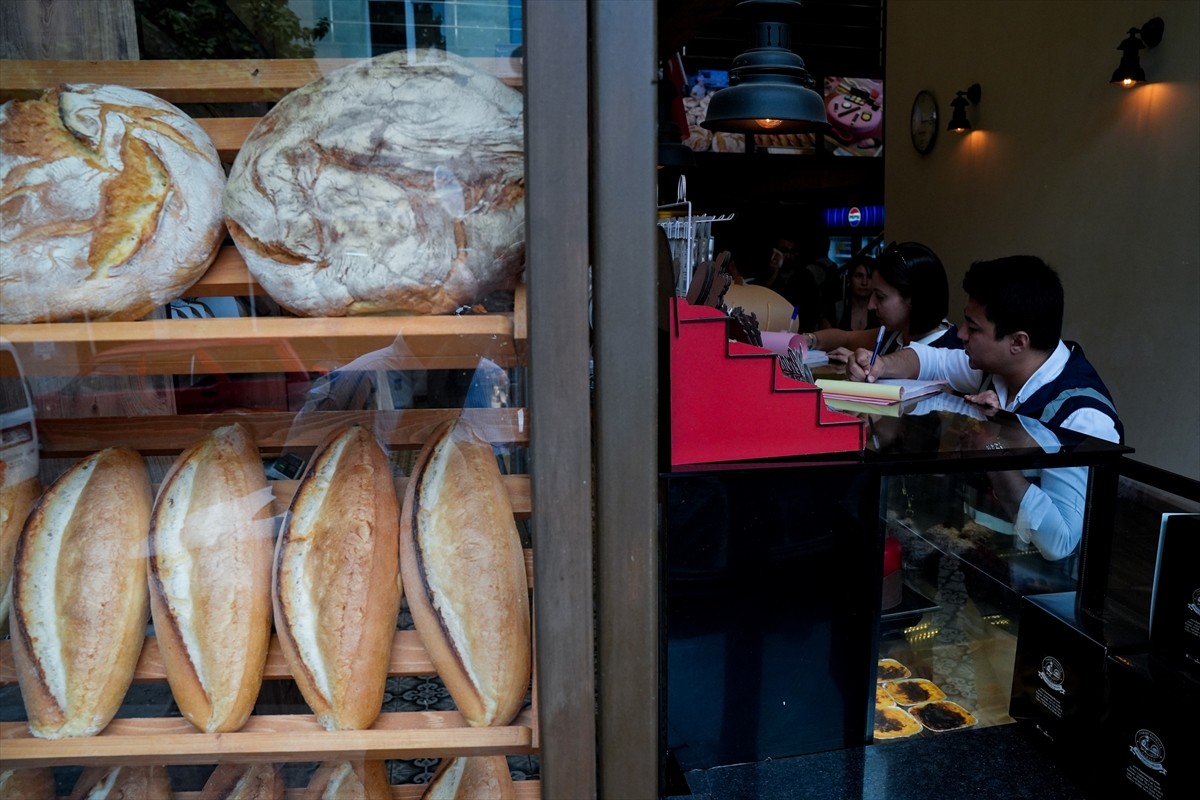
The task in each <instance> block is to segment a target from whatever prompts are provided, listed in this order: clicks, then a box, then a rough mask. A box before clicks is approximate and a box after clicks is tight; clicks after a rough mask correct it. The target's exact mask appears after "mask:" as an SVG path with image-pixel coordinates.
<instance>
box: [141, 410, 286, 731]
mask: <svg viewBox="0 0 1200 800" xmlns="http://www.w3.org/2000/svg"><path fill="white" fill-rule="evenodd" d="M271 501H272V495H271V490H270V488H269V487H268V485H267V477H266V474H265V473H264V471H263V465H262V460H261V459H260V457H259V454H258V448H257V446H256V445H255V443H254V441H253V440H252V439H251V437H250V434H249V433H248V432H247V430H246V429H245V428H244V427H242V425H240V424H237V423H235V424H233V425H226V426H223V427H221V428H217V429H215V430H214V431H212V432H211V433H209V434H208V435H207V436H205V437H204V438H203V439H201V440H200V441H198V442H197V443H196V444H194V445H192V446H191V447H190V448H188V449H187V450H185V451H184V452H183V453H181V454H180V456H179V457H178V458H177V459H176V460H175V463H174V464H173V465H172V466H171V469H170V471H169V472H168V473H167V475H166V477H165V478H164V479H163V482H162V486H161V487H160V488H159V491H158V498H157V499H156V500H155V502H154V511H153V515H152V517H151V521H150V613H151V617H152V618H153V620H154V632H155V634H156V636H157V637H158V649H159V652H160V653H161V654H162V660H163V668H164V670H165V671H166V673H167V682H168V683H169V684H170V686H171V694H172V695H174V697H175V702H176V703H177V704H178V705H179V710H180V711H181V712H183V716H184V717H186V718H187V720H188V721H189V722H191V723H192V724H193V725H195V726H196V727H197V728H199V729H200V730H201V731H204V732H206V733H223V732H226V731H236V730H238V729H239V728H241V727H242V725H244V724H245V723H246V719H247V718H248V717H249V716H250V712H251V711H252V710H253V708H254V702H255V700H256V699H257V698H258V690H259V687H260V686H261V685H262V676H263V667H264V666H265V665H266V661H267V646H268V645H269V644H270V641H271V559H272V554H273V551H274V544H275V543H274V538H273V529H272V523H271Z"/></svg>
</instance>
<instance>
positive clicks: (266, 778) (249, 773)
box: [196, 764, 285, 800]
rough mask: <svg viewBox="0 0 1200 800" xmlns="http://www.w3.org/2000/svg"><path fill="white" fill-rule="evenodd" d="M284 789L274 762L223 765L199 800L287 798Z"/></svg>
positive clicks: (279, 799)
mask: <svg viewBox="0 0 1200 800" xmlns="http://www.w3.org/2000/svg"><path fill="white" fill-rule="evenodd" d="M284 788H285V787H284V781H283V775H281V774H280V772H279V770H278V768H276V766H275V765H274V764H219V765H218V766H217V768H216V769H215V770H213V772H212V774H211V775H209V776H208V780H207V781H206V782H205V783H204V788H203V789H201V790H200V795H199V796H198V797H197V798H196V800H283V799H284V797H285V791H284Z"/></svg>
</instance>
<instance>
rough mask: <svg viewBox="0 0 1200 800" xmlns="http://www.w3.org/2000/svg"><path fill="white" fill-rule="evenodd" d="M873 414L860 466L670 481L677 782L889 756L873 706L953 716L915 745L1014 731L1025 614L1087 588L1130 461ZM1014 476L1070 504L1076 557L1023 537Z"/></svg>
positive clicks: (1012, 429)
mask: <svg viewBox="0 0 1200 800" xmlns="http://www.w3.org/2000/svg"><path fill="white" fill-rule="evenodd" d="M881 412H883V413H879V414H870V415H862V416H861V418H862V419H863V421H864V425H865V432H866V436H865V439H866V442H867V444H866V447H865V449H864V450H863V451H862V452H855V453H849V454H837V455H825V456H822V457H819V458H813V459H778V460H771V461H758V462H754V463H738V464H714V465H708V466H705V467H704V468H702V469H700V468H694V469H689V470H687V471H682V470H677V471H674V472H670V473H667V474H664V476H663V481H664V487H665V493H664V497H665V503H666V506H665V525H664V531H665V533H664V537H663V540H664V548H665V551H664V559H663V561H664V565H665V567H664V568H665V578H664V584H663V585H664V603H663V615H664V617H663V623H664V624H663V628H664V639H665V643H666V653H667V656H666V661H667V667H666V670H665V672H664V674H665V691H664V693H663V694H664V696H665V701H664V705H665V724H664V726H663V728H664V739H665V741H664V747H665V750H666V752H667V753H668V759H667V763H668V772H670V771H671V770H673V769H676V768H677V769H680V770H684V771H686V770H689V769H701V768H706V767H709V766H714V765H717V764H728V763H736V762H737V761H747V760H762V759H765V758H778V757H784V756H789V755H798V754H801V753H806V752H816V751H819V750H827V749H836V748H839V747H842V746H850V745H855V744H866V743H868V742H871V741H885V740H888V741H890V740H893V739H894V738H897V737H894V736H892V735H889V734H892V733H895V731H893V730H890V729H889V728H888V726H887V725H884V726H883V727H882V728H881V727H880V725H879V722H878V721H875V716H876V715H875V711H874V707H875V705H876V704H877V703H878V704H882V705H894V706H896V707H898V708H901V709H904V710H906V711H907V710H910V709H912V708H913V707H914V706H916V705H917V704H919V703H920V702H922V701H930V702H932V701H939V700H940V701H944V702H950V703H953V704H954V706H955V707H956V708H957V711H956V713H959V716H958V717H949V718H948V717H944V716H943V717H942V718H935V717H933V716H931V715H932V714H933V713H934V711H935V710H938V709H932V708H930V709H928V710H927V711H926V717H927V723H926V724H919V725H916V726H914V727H913V728H912V729H911V730H908V731H905V734H906V736H907V735H918V736H927V735H936V733H940V732H944V731H946V730H951V729H954V728H957V727H967V726H986V725H994V724H1000V723H1004V722H1009V721H1011V719H1010V718H1009V717H1008V715H1007V708H1008V698H1009V690H1010V687H1011V679H1012V665H1013V655H1014V652H1015V643H1016V635H1017V626H1018V624H1019V620H1018V619H1017V613H1016V612H1017V609H1018V607H1019V600H1020V598H1021V596H1023V595H1026V594H1036V593H1042V592H1048V591H1064V590H1069V589H1073V588H1075V587H1076V586H1077V584H1078V581H1079V575H1080V572H1081V567H1080V565H1081V563H1083V562H1084V561H1086V553H1087V550H1088V537H1089V535H1090V534H1091V533H1092V531H1091V529H1092V528H1094V527H1096V525H1097V522H1096V520H1093V519H1092V518H1091V516H1090V514H1089V513H1088V510H1089V508H1090V504H1091V502H1092V499H1093V498H1094V497H1095V496H1097V495H1098V494H1100V493H1108V492H1112V491H1113V487H1114V486H1115V481H1116V477H1117V474H1116V471H1115V468H1116V466H1117V465H1118V464H1119V463H1120V460H1121V458H1122V456H1123V455H1125V454H1126V453H1129V452H1131V449H1130V448H1128V447H1125V446H1123V445H1118V444H1114V443H1111V442H1106V441H1102V440H1098V439H1094V438H1091V437H1087V436H1082V435H1079V434H1074V433H1072V432H1070V431H1051V430H1049V429H1047V428H1045V427H1044V426H1042V425H1040V424H1039V423H1037V422H1036V421H1034V420H1030V419H1027V418H1022V417H1018V416H1016V415H1013V414H1009V413H1005V412H1000V413H998V414H996V415H994V416H992V417H986V416H985V415H984V414H983V413H982V412H981V411H980V410H979V409H978V408H977V407H974V406H971V405H969V404H967V403H965V402H964V401H963V400H961V399H960V398H958V397H957V396H954V395H950V394H938V395H934V396H932V397H928V398H922V399H921V400H919V401H917V402H915V403H906V404H903V405H901V406H897V407H888V408H887V409H881ZM1048 470H1053V472H1051V473H1050V475H1049V477H1047V474H1046V473H1047V471H1048ZM1064 474H1065V476H1066V478H1067V480H1065V481H1064ZM1018 475H1019V476H1023V477H1024V478H1027V479H1029V480H1032V481H1033V483H1034V484H1035V485H1038V486H1040V489H1041V491H1043V492H1046V493H1047V494H1049V495H1051V496H1052V497H1051V499H1052V502H1053V500H1054V497H1056V496H1057V497H1062V498H1065V499H1063V500H1062V501H1061V502H1062V503H1063V504H1064V508H1067V509H1068V513H1067V514H1065V515H1064V516H1065V517H1066V518H1068V519H1069V520H1070V523H1069V524H1070V525H1073V526H1077V530H1075V535H1076V536H1078V537H1079V538H1081V539H1082V540H1083V541H1082V543H1081V544H1080V545H1079V546H1077V547H1076V548H1075V549H1074V552H1073V554H1072V555H1070V556H1068V557H1066V558H1061V559H1055V560H1051V559H1048V558H1046V557H1045V556H1043V555H1042V553H1041V551H1039V550H1038V548H1037V546H1036V545H1035V544H1034V543H1033V542H1035V541H1037V540H1038V536H1037V535H1036V534H1035V535H1032V536H1030V535H1029V534H1028V533H1027V532H1026V533H1025V534H1024V535H1022V533H1021V532H1020V531H1019V530H1018V528H1019V527H1020V524H1021V521H1020V520H1014V514H1013V513H1012V510H1011V506H1010V505H1008V504H1007V503H1006V501H1005V494H1004V491H1003V487H1004V486H1006V485H1008V484H1010V483H1011V482H1012V479H1013V478H1014V477H1015V476H1018ZM1073 491H1074V492H1077V493H1078V495H1079V496H1078V498H1074V497H1072V496H1071V492H1073ZM1014 523H1017V524H1016V525H1014ZM893 541H894V542H897V543H899V545H900V547H899V550H900V555H901V558H900V564H901V569H902V582H901V586H900V587H899V588H900V591H898V592H897V591H894V589H895V588H896V587H895V586H894V584H895V583H896V581H895V579H894V578H893V579H892V583H893V587H892V589H889V590H888V591H887V592H885V590H884V584H885V579H884V565H885V552H894V547H895V545H894V544H893V543H892V542H893ZM787 545H790V547H789V546H787ZM889 558H890V556H889ZM885 595H886V598H885ZM885 601H886V603H887V605H888V607H887V608H884V605H885ZM885 667H886V668H885ZM894 681H902V683H899V684H896V683H892V682H894ZM889 690H890V691H891V693H890V694H889ZM905 690H907V691H908V693H907V694H905V693H904V692H905ZM922 692H923V694H922ZM914 693H916V694H919V695H921V696H914ZM941 710H946V709H941ZM668 777H669V776H668Z"/></svg>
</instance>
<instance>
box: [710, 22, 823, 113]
mask: <svg viewBox="0 0 1200 800" xmlns="http://www.w3.org/2000/svg"><path fill="white" fill-rule="evenodd" d="M737 7H738V9H740V10H741V11H743V12H744V13H745V15H746V16H748V17H749V18H750V19H751V20H752V21H753V23H754V37H753V40H752V44H753V46H752V47H751V48H750V49H749V50H747V51H746V52H744V53H742V54H741V55H739V56H738V57H737V58H735V59H734V60H733V65H732V68H731V69H730V71H729V86H728V87H727V88H725V89H720V90H719V91H717V92H715V93H713V96H712V99H711V100H710V101H709V106H708V114H707V115H706V116H705V118H704V121H703V122H701V123H700V125H701V127H703V128H707V129H708V130H710V131H729V132H732V133H751V134H752V133H773V134H785V133H805V132H809V131H825V130H827V129H828V128H829V120H828V118H827V117H826V116H825V99H824V98H823V97H821V95H820V94H819V93H817V92H816V91H814V89H813V87H815V86H816V81H815V80H814V79H813V77H812V75H810V74H809V72H808V70H807V69H805V67H804V59H802V58H800V56H798V55H796V54H795V53H793V52H792V51H791V50H790V49H789V44H790V39H791V27H792V26H791V23H790V19H791V17H792V14H793V12H794V11H796V10H797V9H799V8H800V3H799V0H743V2H741V3H738V5H737Z"/></svg>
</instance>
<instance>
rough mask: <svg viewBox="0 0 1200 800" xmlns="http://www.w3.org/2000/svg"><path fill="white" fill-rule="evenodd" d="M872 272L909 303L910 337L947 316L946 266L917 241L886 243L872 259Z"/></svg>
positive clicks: (947, 288) (918, 334)
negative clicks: (881, 250)
mask: <svg viewBox="0 0 1200 800" xmlns="http://www.w3.org/2000/svg"><path fill="white" fill-rule="evenodd" d="M875 272H877V273H878V274H879V277H880V278H882V279H883V280H885V281H886V282H887V283H888V285H889V286H892V287H893V288H895V290H896V291H897V292H899V293H900V296H901V297H903V298H905V299H907V300H908V301H909V302H911V303H912V310H911V311H910V312H909V315H908V331H909V333H910V334H912V335H913V336H920V335H922V334H925V333H928V332H929V331H931V330H933V329H934V328H936V327H937V326H938V324H939V323H941V321H942V320H943V319H945V318H946V312H947V311H949V309H950V287H949V284H948V283H947V281H946V268H945V267H943V266H942V260H941V259H940V258H938V257H937V254H936V253H934V252H933V251H932V250H930V249H929V248H928V247H926V246H925V245H923V244H920V243H919V242H899V243H893V244H890V245H888V247H887V249H885V250H884V251H883V252H882V253H881V254H880V255H879V257H878V258H877V259H876V260H875Z"/></svg>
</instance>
